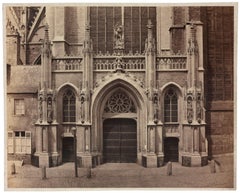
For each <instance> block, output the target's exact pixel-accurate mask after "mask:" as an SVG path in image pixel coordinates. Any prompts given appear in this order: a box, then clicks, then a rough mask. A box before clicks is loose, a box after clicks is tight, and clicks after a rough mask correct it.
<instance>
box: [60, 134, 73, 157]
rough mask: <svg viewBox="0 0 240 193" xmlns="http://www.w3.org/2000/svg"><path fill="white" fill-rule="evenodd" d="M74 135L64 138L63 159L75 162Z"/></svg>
mask: <svg viewBox="0 0 240 193" xmlns="http://www.w3.org/2000/svg"><path fill="white" fill-rule="evenodd" d="M73 145H74V143H73V137H64V138H63V140H62V161H63V162H73V161H74V151H73V150H74V148H73Z"/></svg>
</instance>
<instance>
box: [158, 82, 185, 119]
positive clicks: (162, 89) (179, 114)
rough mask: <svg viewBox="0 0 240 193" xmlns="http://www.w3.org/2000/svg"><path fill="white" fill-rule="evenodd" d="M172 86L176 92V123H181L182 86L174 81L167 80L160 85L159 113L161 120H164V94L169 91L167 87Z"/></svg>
mask: <svg viewBox="0 0 240 193" xmlns="http://www.w3.org/2000/svg"><path fill="white" fill-rule="evenodd" d="M170 88H172V89H173V90H174V91H175V92H176V94H177V97H178V102H177V104H178V123H181V122H182V120H183V117H182V116H183V113H182V111H183V94H182V88H181V87H180V86H179V85H178V84H177V83H175V82H169V83H167V84H165V85H163V86H162V88H161V91H162V93H161V96H162V97H161V98H160V103H161V112H163V113H162V115H161V120H163V122H164V99H165V95H166V92H167V91H169V89H170Z"/></svg>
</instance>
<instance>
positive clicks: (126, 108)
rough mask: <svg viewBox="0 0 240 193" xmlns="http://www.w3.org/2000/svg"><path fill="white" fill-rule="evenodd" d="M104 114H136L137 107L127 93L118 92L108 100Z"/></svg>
mask: <svg viewBox="0 0 240 193" xmlns="http://www.w3.org/2000/svg"><path fill="white" fill-rule="evenodd" d="M104 113H136V107H135V105H134V103H133V101H132V99H131V98H130V97H129V96H128V95H126V93H124V92H123V91H121V90H118V91H116V92H114V93H113V94H112V95H111V97H110V98H109V99H108V100H107V102H106V104H105V108H104Z"/></svg>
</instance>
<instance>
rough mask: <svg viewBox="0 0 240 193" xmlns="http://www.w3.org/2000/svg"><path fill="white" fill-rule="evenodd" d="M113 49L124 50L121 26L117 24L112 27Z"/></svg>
mask: <svg viewBox="0 0 240 193" xmlns="http://www.w3.org/2000/svg"><path fill="white" fill-rule="evenodd" d="M114 49H117V50H122V49H124V33H123V26H122V25H119V24H118V25H116V26H115V27H114Z"/></svg>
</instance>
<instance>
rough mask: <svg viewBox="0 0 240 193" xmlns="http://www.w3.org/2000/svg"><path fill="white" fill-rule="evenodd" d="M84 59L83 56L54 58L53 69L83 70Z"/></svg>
mask: <svg viewBox="0 0 240 193" xmlns="http://www.w3.org/2000/svg"><path fill="white" fill-rule="evenodd" d="M82 61H83V60H82V58H76V57H63V58H54V59H53V61H52V65H53V71H78V70H82Z"/></svg>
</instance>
